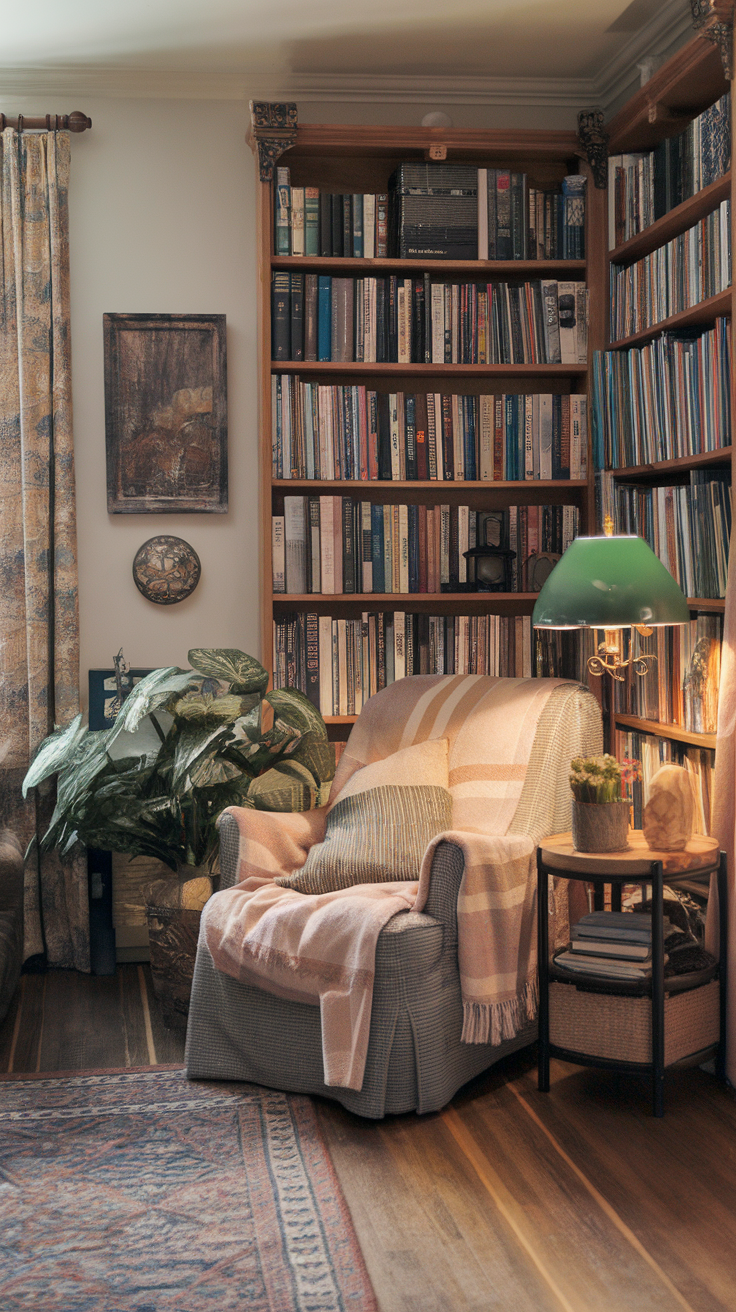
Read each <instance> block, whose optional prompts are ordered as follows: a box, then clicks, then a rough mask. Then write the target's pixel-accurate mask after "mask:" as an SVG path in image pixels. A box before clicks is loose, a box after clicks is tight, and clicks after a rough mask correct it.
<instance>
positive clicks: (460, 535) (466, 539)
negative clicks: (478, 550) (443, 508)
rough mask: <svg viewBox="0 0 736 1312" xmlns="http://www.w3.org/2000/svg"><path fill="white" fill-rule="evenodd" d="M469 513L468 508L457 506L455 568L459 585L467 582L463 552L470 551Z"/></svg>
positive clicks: (466, 565)
mask: <svg viewBox="0 0 736 1312" xmlns="http://www.w3.org/2000/svg"><path fill="white" fill-rule="evenodd" d="M469 519H470V513H469V507H468V506H458V508H457V566H458V579H459V582H460V584H461V585H463V584H465V583H467V580H468V562H467V560H466V559H465V556H464V555H463V552H464V551H469V550H470V523H469Z"/></svg>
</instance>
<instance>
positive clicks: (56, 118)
mask: <svg viewBox="0 0 736 1312" xmlns="http://www.w3.org/2000/svg"><path fill="white" fill-rule="evenodd" d="M91 127H92V119H91V118H88V117H87V115H86V114H83V113H82V111H81V109H75V110H74V113H73V114H44V115H43V117H40V116H38V117H36V118H31V117H30V115H28V114H18V116H17V118H9V117H8V115H7V114H0V132H4V131H5V129H6V128H16V129H17V130H18V132H25V131H26V129H28V128H45V129H46V131H47V132H61V131H67V132H84V131H86V129H87V128H91Z"/></svg>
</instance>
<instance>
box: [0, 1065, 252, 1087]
mask: <svg viewBox="0 0 736 1312" xmlns="http://www.w3.org/2000/svg"><path fill="white" fill-rule="evenodd" d="M184 1069H185V1065H184V1062H183V1061H175V1062H163V1063H161V1064H159V1065H156V1066H90V1067H87V1066H80V1067H78V1068H77V1069H76V1070H70V1071H4V1072H3V1073H2V1074H0V1081H8V1082H10V1081H12V1080H57V1079H58V1080H70V1079H74V1078H75V1077H79V1076H80V1075H145V1073H146V1072H147V1071H183V1070H184ZM246 1082H247V1081H245V1080H240V1081H239V1083H240V1084H245V1083H246Z"/></svg>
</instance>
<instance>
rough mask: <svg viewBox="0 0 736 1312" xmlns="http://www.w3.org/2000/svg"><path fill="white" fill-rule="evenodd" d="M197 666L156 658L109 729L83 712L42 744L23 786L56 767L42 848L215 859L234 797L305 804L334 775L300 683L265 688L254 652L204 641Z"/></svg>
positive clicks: (295, 807) (290, 807)
mask: <svg viewBox="0 0 736 1312" xmlns="http://www.w3.org/2000/svg"><path fill="white" fill-rule="evenodd" d="M189 661H190V663H191V665H192V669H190V670H181V669H179V668H178V667H176V666H169V667H167V668H166V669H159V670H153V671H152V673H151V674H148V675H146V677H145V678H143V679H141V681H140V683H138V684H137V685H136V686H135V688H134V689H133V691H132V692H131V693H130V695H129V696H128V698H127V700H126V701H125V702H124V703H123V706H122V707H121V710H120V713H119V715H118V717H117V719H116V721H115V724H114V725H113V726H112V728H110V729H102V730H96V731H92V730H89V729H87V728H86V727H85V726H84V725H83V723H82V716H81V715H78V716H77V717H76V719H75V720H74V721H73V722H72V723H71V724H70V725H69V726H68V728H66V729H60V730H57V731H56V732H55V733H53V734H51V735H50V736H49V737H48V738H46V739H45V741H44V742H43V743H42V744H41V747H40V748H39V751H38V753H37V754H36V757H35V759H34V761H33V764H32V765H31V767H30V769H29V771H28V773H27V775H26V777H25V780H24V783H23V792H24V795H25V794H27V792H28V790H29V788H31V787H34V786H36V785H38V784H40V783H41V782H42V781H43V780H45V779H48V778H50V777H51V776H53V775H56V779H57V801H56V808H55V810H54V813H53V815H52V817H51V822H50V824H49V828H48V829H47V831H46V833H45V834H44V836H43V838H42V839H41V840H40V845H41V850H42V851H50V850H52V849H54V848H56V849H58V851H59V853H60V855H61V856H62V857H63V856H64V855H66V854H67V853H68V852H69V851H70V850H71V849H72V848H73V847H74V845H75V843H77V842H81V843H83V844H84V845H85V846H87V847H101V848H107V849H112V850H113V851H116V852H127V853H130V854H131V855H132V856H141V855H146V856H153V857H156V858H158V859H159V860H160V861H163V862H164V864H166V865H168V866H170V867H171V869H172V870H176V871H179V870H182V871H183V873H184V874H186V871H187V868H189V869H190V870H191V868H192V867H194V868H196V869H198V870H199V869H200V868H201V867H210V868H211V866H212V864H213V862H214V859H215V856H216V853H217V829H216V822H217V818H218V816H219V815H220V813H221V812H222V811H223V810H224V809H225V807H226V806H233V805H238V806H253V807H256V808H258V809H260V810H265V811H306V810H309V809H310V807H312V806H315V805H319V803H320V801H321V800H322V799H323V794H324V792H325V785H326V784H327V783H328V782H329V780H330V779H331V778H332V776H333V775H334V755H333V751H332V748H331V747H330V745H329V743H328V741H327V731H326V729H325V724H324V720H323V719H322V716H321V715H320V714H319V711H317V710H316V709H315V707H314V706H313V705H312V703H311V702H310V701H309V700H308V698H307V697H305V696H304V695H303V693H300V692H297V691H296V690H295V689H293V688H286V689H277V690H275V691H273V692H269V693H267V692H266V687H267V685H268V675H267V673H266V671H265V670H264V668H263V666H262V665H261V664H260V663H259V662H258V661H256V660H255V659H254V658H253V657H252V656H247V655H246V654H245V653H244V652H241V651H236V650H233V649H230V648H211V649H204V648H194V649H193V650H192V651H190V652H189Z"/></svg>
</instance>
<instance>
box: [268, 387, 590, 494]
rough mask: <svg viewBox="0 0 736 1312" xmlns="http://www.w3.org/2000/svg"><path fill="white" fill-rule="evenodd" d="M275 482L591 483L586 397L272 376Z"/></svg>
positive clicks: (272, 438)
mask: <svg viewBox="0 0 736 1312" xmlns="http://www.w3.org/2000/svg"><path fill="white" fill-rule="evenodd" d="M271 400H272V405H271V441H272V469H273V477H274V478H278V479H289V478H298V479H300V480H301V479H312V478H314V479H320V478H322V479H359V480H365V481H369V480H371V479H385V480H390V479H393V480H401V481H405V480H408V481H410V482H411V481H415V480H420V481H430V482H435V481H438V482H443V481H446V482H450V481H456V482H457V481H460V480H475V479H477V480H479V481H481V482H493V481H506V482H512V481H513V482H515V481H521V480H528V479H543V480H550V479H566V478H572V479H576V480H579V479H583V478H585V473H586V468H587V446H588V442H587V397H585V396H581V395H580V394H578V393H573V394H572V395H567V394H559V393H555V394H552V393H541V394H537V393H532V394H529V393H527V394H523V393H501V394H497V395H495V396H494V395H483V396H477V395H463V394H458V393H450V394H447V393H444V394H443V393H439V392H389V393H386V392H377V391H374V390H373V389H372V388H370V387H368V388H366V387H365V386H364V385H363V384H344V385H343V384H320V383H316V382H315V383H312V382H306V381H303V380H302V379H301V378H299V377H297V376H295V375H292V374H272V375H271Z"/></svg>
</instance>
